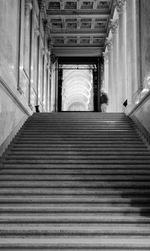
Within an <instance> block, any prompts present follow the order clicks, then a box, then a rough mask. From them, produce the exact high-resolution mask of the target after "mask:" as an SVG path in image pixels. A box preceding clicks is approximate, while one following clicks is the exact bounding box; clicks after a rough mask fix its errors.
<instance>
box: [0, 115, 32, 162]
mask: <svg viewBox="0 0 150 251" xmlns="http://www.w3.org/2000/svg"><path fill="white" fill-rule="evenodd" d="M27 119H28V116H27V115H24V117H23V118H22V119H21V120H20V122H19V123H18V124H17V126H16V127H15V128H14V129H13V130H12V131H11V133H10V134H9V136H8V137H7V138H6V139H5V141H4V142H3V143H2V145H0V158H3V154H4V152H5V150H6V149H7V147H8V145H9V144H10V142H11V141H12V140H13V138H14V137H15V135H16V134H17V133H18V131H19V130H20V128H21V127H22V126H23V124H24V123H25V121H26V120H27Z"/></svg>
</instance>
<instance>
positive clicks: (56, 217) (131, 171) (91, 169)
mask: <svg viewBox="0 0 150 251" xmlns="http://www.w3.org/2000/svg"><path fill="white" fill-rule="evenodd" d="M0 250H2V251H3V250H4V251H17V250H19V251H27V250H28V251H31V250H35V251H46V250H50V251H52V250H53V251H61V250H64V251H66V250H69V251H81V250H82V251H87V250H88V251H96V250H104V251H112V250H113V251H114V250H116V251H118V250H119V251H127V250H128V251H133V250H134V251H145V250H149V251H150V152H149V150H148V148H147V146H146V145H145V144H144V143H143V141H142V139H141V138H140V137H139V135H138V133H137V132H136V130H135V129H134V126H133V122H132V121H131V120H130V119H128V118H127V117H126V116H125V115H124V114H121V113H117V114H115V113H114V114H111V113H106V114H102V113H90V112H89V113H78V112H76V113H67V112H66V113H65V112H64V113H51V114H48V113H41V114H34V115H33V116H32V117H31V118H29V119H28V121H27V122H26V123H25V125H24V126H23V128H22V129H21V130H20V132H19V133H18V135H17V136H16V138H15V139H14V140H13V142H12V144H11V145H10V146H9V148H8V151H7V153H6V154H5V158H4V159H3V168H2V169H1V170H0Z"/></svg>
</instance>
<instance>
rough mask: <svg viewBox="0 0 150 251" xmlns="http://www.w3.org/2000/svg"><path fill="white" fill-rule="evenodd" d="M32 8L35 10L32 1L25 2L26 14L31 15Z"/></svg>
mask: <svg viewBox="0 0 150 251" xmlns="http://www.w3.org/2000/svg"><path fill="white" fill-rule="evenodd" d="M32 8H33V2H32V0H25V12H26V14H29V13H30V11H31V10H32Z"/></svg>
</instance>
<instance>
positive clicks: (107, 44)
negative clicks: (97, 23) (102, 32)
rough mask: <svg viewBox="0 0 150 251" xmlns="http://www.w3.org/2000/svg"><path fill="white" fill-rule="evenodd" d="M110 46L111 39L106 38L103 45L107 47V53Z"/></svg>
mask: <svg viewBox="0 0 150 251" xmlns="http://www.w3.org/2000/svg"><path fill="white" fill-rule="evenodd" d="M112 44H113V42H112V38H106V41H105V45H106V47H107V50H108V52H110V51H111V48H112Z"/></svg>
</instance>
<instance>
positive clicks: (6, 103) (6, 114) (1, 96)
mask: <svg viewBox="0 0 150 251" xmlns="http://www.w3.org/2000/svg"><path fill="white" fill-rule="evenodd" d="M24 116H27V115H25V113H24V112H23V111H22V110H21V109H20V108H19V106H18V105H17V104H16V103H15V102H14V101H13V100H12V98H11V97H10V96H9V95H8V94H7V93H6V91H5V90H4V89H3V88H2V86H1V85H0V145H2V144H3V142H4V141H5V140H6V139H7V137H8V136H9V135H10V133H11V132H12V131H13V130H14V129H15V127H16V126H17V125H18V123H19V122H20V121H21V120H22V119H23V117H24Z"/></svg>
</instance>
